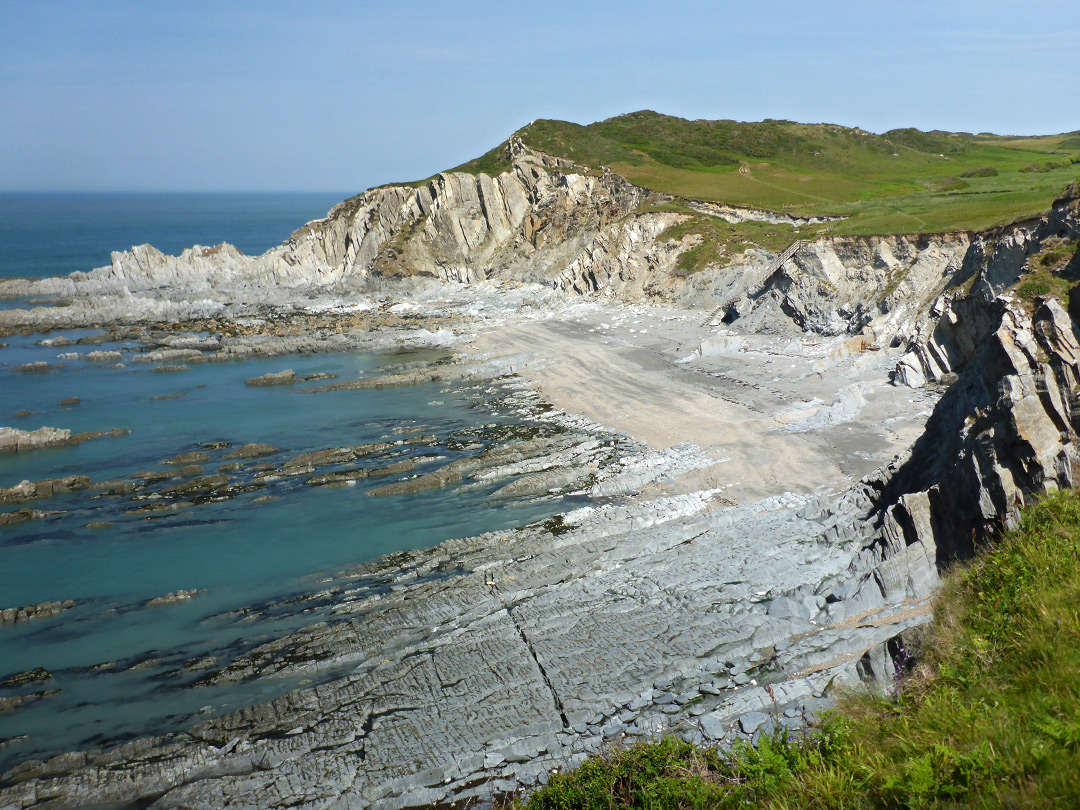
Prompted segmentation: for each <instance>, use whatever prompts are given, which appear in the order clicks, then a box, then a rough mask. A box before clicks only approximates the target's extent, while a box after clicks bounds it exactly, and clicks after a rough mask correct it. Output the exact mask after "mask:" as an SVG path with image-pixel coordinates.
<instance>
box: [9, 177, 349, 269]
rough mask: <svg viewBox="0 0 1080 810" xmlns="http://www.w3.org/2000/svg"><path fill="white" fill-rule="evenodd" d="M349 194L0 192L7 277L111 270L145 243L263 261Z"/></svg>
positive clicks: (162, 248)
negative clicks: (221, 250) (115, 256)
mask: <svg viewBox="0 0 1080 810" xmlns="http://www.w3.org/2000/svg"><path fill="white" fill-rule="evenodd" d="M348 196H350V195H349V194H348V193H344V192H342V193H337V192H312V193H303V194H287V193H280V194H220V193H219V194H196V193H191V194H165V193H161V194H153V193H143V194H124V193H115V194H91V193H86V194H60V193H10V192H0V277H3V276H34V277H39V276H66V275H67V274H68V273H72V272H74V271H76V270H83V271H85V270H93V269H94V268H96V267H104V266H106V265H107V264H109V261H110V260H109V254H110V253H111V252H112V251H114V250H127V249H128V248H130V247H132V246H133V245H141V244H145V243H149V244H151V245H153V246H154V247H156V248H157V249H158V250H160V251H162V252H163V253H170V254H178V253H180V251H182V250H183V249H184V248H189V247H191V246H192V245H194V244H200V245H216V244H218V243H220V242H230V243H231V244H233V245H236V247H238V248H240V250H242V251H243V252H244V253H246V254H248V255H257V254H259V253H263V252H265V251H267V250H269V249H270V248H272V247H274V246H275V245H279V244H281V243H282V242H283V241H285V240H286V239H288V238H289V234H291V233H292V232H293V231H294V230H296V229H297V228H299V227H300V226H301V225H303V224H304V223H305V222H308V221H310V220H312V219H318V218H319V217H323V216H325V215H326V213H327V212H328V211H329V210H330V209H331V208H333V207H334V206H335V205H336V204H337V203H339V202H341V201H342V200H344V199H345V198H346V197H348Z"/></svg>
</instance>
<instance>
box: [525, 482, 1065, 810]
mask: <svg viewBox="0 0 1080 810" xmlns="http://www.w3.org/2000/svg"><path fill="white" fill-rule="evenodd" d="M919 657H920V662H919V663H918V665H917V666H916V667H915V669H914V670H913V671H912V672H910V673H909V674H908V675H907V676H906V677H905V678H903V679H902V680H901V681H900V682H899V683H898V684H897V685H896V686H895V687H894V688H893V689H890V690H889V691H890V692H892V694H889V695H887V696H884V697H880V698H868V697H862V698H857V697H850V698H848V699H846V701H845V702H844V703H843V705H842V711H840V712H836V713H833V714H831V715H829V716H828V717H827V718H826V719H825V721H824V722H823V724H822V725H821V727H820V728H818V729H817V730H815V731H814V732H813V733H812V734H809V735H807V736H805V737H804V738H803V739H801V740H791V739H788V738H787V737H785V736H783V735H777V736H774V737H771V738H763V739H762V740H761V743H760V746H759V748H758V749H757V750H754V749H752V748H750V747H749V746H746V745H739V746H736V747H735V748H734V749H732V750H731V751H730V752H728V753H722V752H720V751H717V750H714V749H706V748H697V747H694V746H691V745H688V744H686V743H682V742H678V741H676V740H672V739H665V740H663V741H660V742H653V743H643V744H639V745H637V746H635V747H633V748H629V749H625V750H619V751H615V752H613V753H611V754H609V755H608V756H605V757H595V758H592V759H590V760H588V761H586V762H585V763H584V764H583V765H582V766H581V767H580V768H578V769H577V770H575V771H572V772H569V773H565V774H556V775H553V776H552V777H551V779H550V781H549V783H548V785H547V787H545V788H543V789H542V790H539V791H538V792H536V793H535V794H533V795H532V796H531V797H530V798H529V799H528V801H527V803H526V804H525V807H526V808H528V810H570V808H596V809H597V810H599V809H600V808H654V809H659V808H728V807H731V808H735V807H739V808H743V807H762V808H878V807H881V808H886V807H888V808H892V807H908V808H924V807H985V808H998V807H1055V808H1059V807H1080V495H1078V494H1077V493H1076V492H1072V491H1069V492H1062V493H1055V494H1052V495H1050V496H1048V497H1047V498H1046V499H1044V500H1043V501H1042V502H1041V503H1039V504H1037V505H1035V506H1033V507H1031V508H1029V509H1028V510H1027V511H1026V513H1025V515H1024V519H1023V526H1022V528H1021V530H1020V531H1018V532H1015V533H1012V534H1010V535H1008V536H1006V537H1004V538H1002V540H1001V541H1000V542H999V544H998V545H997V546H996V548H995V549H993V550H992V551H989V552H988V553H986V554H984V555H983V556H981V557H980V558H978V559H976V560H975V561H973V562H972V563H970V564H968V565H966V566H963V567H961V568H958V569H957V570H955V571H954V572H952V573H951V575H950V576H948V577H947V579H946V583H945V586H944V588H943V590H942V592H941V595H940V597H939V599H938V604H937V609H936V612H935V620H934V624H933V626H932V628H931V629H930V632H929V636H928V639H927V640H926V641H925V642H924V644H923V646H922V649H921V652H920V656H919Z"/></svg>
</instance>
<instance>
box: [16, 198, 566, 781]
mask: <svg viewBox="0 0 1080 810" xmlns="http://www.w3.org/2000/svg"><path fill="white" fill-rule="evenodd" d="M0 199H2V205H3V211H4V215H3V228H4V236H3V237H2V239H0V256H2V263H0V267H2V268H3V272H5V273H11V274H17V275H31V274H35V275H37V274H48V273H56V272H68V271H70V270H83V269H89V268H90V267H94V266H97V265H101V264H104V263H105V262H106V260H107V255H108V251H109V250H110V249H119V248H126V247H127V246H128V245H130V244H131V243H133V242H143V241H149V242H151V243H152V244H154V245H155V246H159V247H162V248H163V249H165V250H167V251H169V252H175V251H178V250H179V249H181V248H183V247H185V246H189V245H191V244H195V243H202V244H210V243H213V242H217V241H220V240H222V239H226V240H229V241H232V242H234V243H237V244H238V245H240V246H241V247H242V248H243V249H244V250H245V251H250V252H258V251H260V250H262V249H265V248H266V247H269V246H271V245H273V244H276V243H277V242H279V241H280V240H281V239H283V238H285V237H286V236H287V235H288V234H289V232H290V231H291V230H293V229H294V228H295V227H298V226H299V225H300V224H302V223H303V222H304V221H306V220H308V219H311V218H312V217H314V216H319V215H321V214H322V213H324V212H325V211H326V210H327V209H328V208H329V207H330V206H331V205H332V204H333V203H334V202H336V201H337V199H339V197H337V196H335V195H323V196H322V197H319V196H318V195H289V196H288V197H286V195H271V196H270V197H269V198H267V197H256V196H252V195H213V196H212V197H211V196H207V197H203V196H196V195H178V196H177V197H175V198H168V197H166V196H164V195H146V196H139V197H136V196H134V195H66V196H61V197H54V196H53V195H19V196H18V197H16V196H14V195H6V196H4V197H2V198H0ZM19 199H23V200H24V201H25V203H26V207H25V209H20V206H19V205H18V204H17V203H18V200H19ZM50 199H52V200H53V201H54V203H55V205H56V207H55V208H52V209H50V202H49V200H50ZM199 200H203V201H204V202H205V203H206V204H205V206H204V204H203V203H202V202H198V201H199ZM81 203H85V204H81ZM124 212H130V215H131V219H132V222H130V223H129V222H126V221H124V217H125V214H124ZM260 212H261V213H260ZM12 221H18V222H22V223H23V225H22V227H21V228H15V227H13V226H12ZM204 224H205V227H204ZM97 225H100V232H98V230H97V228H96V226H97ZM8 234H17V238H16V239H15V248H14V252H12V248H11V244H10V243H9V242H8V240H9V239H10V236H8ZM162 237H167V239H168V240H169V241H166V239H165V238H162ZM245 240H247V241H245ZM60 334H62V335H63V336H65V337H68V338H70V339H73V340H77V339H78V338H80V337H83V336H86V335H88V334H91V333H89V332H86V331H79V330H69V331H65V332H62V333H56V332H54V333H51V334H49V335H47V336H45V335H17V336H12V337H7V338H3V339H2V341H3V342H5V343H7V344H8V346H7V347H6V348H0V425H9V426H12V427H17V428H20V429H24V430H34V429H37V428H39V427H41V426H43V425H48V426H52V427H60V428H69V429H71V430H72V431H73V432H79V431H92V430H103V429H108V428H114V427H119V428H128V429H130V430H131V431H132V432H131V434H130V435H127V436H122V437H118V438H100V439H96V440H93V441H89V442H86V443H84V444H81V445H78V446H74V447H64V448H53V449H43V450H37V451H33V452H30V453H20V454H7V455H0V486H3V487H7V486H12V485H14V484H17V483H19V482H20V481H22V480H24V479H29V480H38V479H43V478H56V477H62V476H68V475H86V476H89V477H90V478H91V479H92V480H93V481H107V480H114V479H125V478H126V479H127V480H129V481H130V480H133V479H131V478H130V476H132V475H133V474H134V473H137V472H141V471H149V470H167V469H169V468H168V467H164V466H162V461H163V460H165V459H167V458H170V457H173V456H176V455H178V454H181V453H187V452H191V451H197V450H201V449H203V448H204V446H205V445H208V444H210V445H211V447H210V448H209V450H208V452H209V454H210V456H211V458H210V460H208V461H205V462H203V465H202V466H203V467H204V473H203V474H205V475H210V474H213V473H215V472H217V471H218V470H219V468H220V467H222V465H226V464H228V461H227V460H226V459H224V455H225V454H226V453H227V452H228V451H229V449H228V448H225V449H218V448H217V447H215V446H214V445H213V443H217V442H221V443H228V444H229V445H230V447H235V446H237V445H239V444H243V443H249V442H260V443H268V444H272V445H274V446H275V447H277V448H279V452H278V453H276V454H274V455H272V456H269V457H267V458H260V459H255V460H252V461H249V462H244V465H245V466H244V467H243V468H241V469H240V470H239V471H235V470H230V469H229V468H228V467H226V468H225V472H226V473H227V474H228V475H230V476H234V477H236V478H237V480H238V481H240V482H242V483H245V484H249V485H250V484H258V483H260V482H258V481H257V479H255V477H254V475H255V473H254V471H252V470H250V469H248V468H250V467H251V466H252V465H253V464H255V463H259V462H272V463H274V464H275V465H280V464H281V463H282V462H283V461H284V460H286V459H288V458H290V457H292V456H294V455H297V454H299V453H304V452H308V451H312V450H320V449H324V448H330V447H339V446H344V445H355V444H361V443H366V442H374V441H380V440H391V441H392V440H396V439H401V438H406V437H407V436H409V435H413V433H412V432H410V431H422V432H423V433H424V434H429V435H434V436H437V437H438V439H439V442H438V444H436V445H434V446H424V445H420V444H418V445H415V446H403V447H402V448H401V449H400V450H398V451H395V454H393V457H389V458H382V459H361V460H359V461H358V462H354V463H353V464H352V465H348V466H383V465H386V464H388V463H390V462H391V461H397V460H400V459H401V458H404V457H412V458H415V459H417V460H418V462H419V466H418V467H417V468H416V472H417V473H423V472H426V471H429V470H432V469H435V468H436V467H437V466H439V465H441V464H445V463H446V462H447V461H448V460H450V459H452V458H455V457H458V456H459V455H461V454H463V453H470V452H476V449H475V448H476V447H477V446H478V445H479V444H483V443H484V442H486V441H489V439H490V437H491V436H492V434H493V433H495V432H498V431H500V430H504V429H506V428H507V427H511V428H512V427H513V425H514V420H513V419H511V418H510V417H506V416H501V415H498V414H495V413H493V412H492V411H491V410H490V409H489V408H488V407H486V406H485V405H483V404H482V403H480V402H479V401H478V399H477V396H478V395H477V394H476V392H471V391H467V390H459V389H456V388H450V389H447V388H441V387H440V386H439V385H438V384H428V385H422V386H416V387H411V388H397V389H384V390H375V389H372V390H354V391H334V392H327V393H319V394H304V393H301V392H300V391H299V390H298V389H299V388H300V387H301V386H299V385H298V386H296V387H271V388H253V387H249V386H245V385H244V380H245V379H247V378H249V377H254V376H257V375H261V374H265V373H267V372H270V371H279V370H282V369H285V368H292V369H294V371H295V372H296V374H297V376H300V375H302V374H307V373H314V372H328V373H333V374H337V375H340V378H341V379H350V378H355V377H356V376H358V375H360V374H363V373H364V372H368V371H371V370H373V369H377V368H378V367H380V366H383V365H388V364H394V363H399V362H403V361H408V360H413V359H422V358H423V357H424V355H423V354H422V353H415V352H414V353H412V354H379V355H375V354H324V355H317V356H307V357H301V356H288V357H281V358H275V359H269V360H268V359H260V360H251V361H245V362H234V363H206V364H194V365H192V366H191V368H190V369H189V370H187V371H181V372H170V373H150V370H151V369H152V368H153V364H145V363H136V362H131V358H132V357H133V356H135V354H136V353H137V351H138V349H139V348H140V347H138V346H137V345H134V344H126V343H122V342H121V343H105V344H94V345H73V346H68V347H48V346H41V345H38V344H37V341H40V340H41V339H42V338H43V337H49V338H55V337H57V336H58V335H60ZM93 350H116V351H119V352H121V353H122V354H123V357H124V362H123V363H122V367H113V364H111V363H93V362H87V361H86V360H83V359H81V358H80V357H66V358H65V357H60V355H61V354H65V353H70V352H79V353H86V352H89V351H93ZM42 360H44V361H46V362H48V363H49V364H51V368H50V369H49V370H48V371H45V372H38V373H26V372H20V371H16V370H15V369H16V368H17V367H19V366H21V365H23V364H26V363H30V362H35V361H42ZM177 395H179V396H177ZM70 397H78V398H79V400H80V402H79V403H78V404H77V405H67V406H65V405H60V404H59V403H60V401H61V400H64V399H68V398H70ZM165 397H168V398H165ZM19 412H30V413H29V415H18V416H16V414H17V413H19ZM336 468H337V467H327V468H324V471H325V470H332V469H336ZM306 477H307V476H299V477H293V478H283V479H279V480H276V481H271V482H268V483H267V484H266V486H264V487H262V488H260V489H256V490H253V491H247V492H244V493H242V494H240V495H238V496H237V497H234V498H231V499H228V500H221V501H212V502H206V503H200V504H197V505H194V506H191V507H190V508H186V509H180V510H176V511H170V512H161V513H151V514H148V513H145V512H144V513H136V512H134V511H133V510H134V509H136V508H138V507H140V506H145V505H148V504H152V503H154V500H153V499H152V498H151V499H149V500H144V501H134V500H132V495H131V494H127V495H109V494H104V495H103V494H102V493H101V492H100V491H95V490H82V491H78V492H72V493H69V494H66V495H61V496H58V497H54V498H51V499H47V500H38V501H33V502H30V503H26V504H8V505H0V511H2V512H10V511H14V510H16V509H19V508H25V507H31V508H36V509H41V510H49V511H55V512H57V514H54V515H50V516H49V517H46V518H44V519H38V520H31V521H27V522H24V523H20V524H17V525H13V526H4V527H0V608H7V607H16V606H21V605H29V604H37V603H40V602H43V601H46V600H48V601H61V600H68V599H72V600H75V603H76V606H75V607H74V608H73V609H71V610H69V611H66V612H65V613H62V614H61V615H58V616H54V617H51V618H45V619H37V620H32V621H28V622H22V623H18V624H15V625H6V626H0V697H14V696H20V695H29V694H32V693H34V692H41V691H45V690H60V691H59V692H57V693H55V694H49V695H47V696H44V697H41V698H40V699H37V700H34V701H32V702H29V703H26V704H24V705H23V706H21V707H20V708H17V709H15V710H13V711H7V712H0V772H2V771H3V770H5V769H6V768H8V767H10V766H12V765H15V764H17V763H18V762H21V761H25V760H27V759H31V758H36V757H40V756H42V755H45V754H49V753H55V752H59V751H62V750H68V749H72V748H79V747H86V746H89V745H96V744H107V743H110V742H115V741H118V740H123V739H130V738H131V737H133V736H138V735H145V734H149V733H161V732H166V731H170V730H176V729H179V728H183V727H185V726H186V725H188V724H190V723H191V722H192V721H193V720H196V719H203V718H205V717H207V716H209V715H210V714H217V713H221V712H223V711H225V710H228V709H234V708H239V707H242V706H244V705H250V704H251V703H253V702H256V701H258V700H262V699H266V698H269V697H273V696H274V695H276V694H280V693H281V692H283V691H286V690H288V689H289V688H292V687H295V686H296V684H294V683H290V682H288V681H273V682H271V683H267V684H241V685H236V686H214V687H199V688H190V684H191V682H192V681H194V680H195V679H196V678H197V677H199V676H200V674H205V672H201V673H200V672H193V671H189V670H188V669H185V663H190V662H192V661H197V660H203V659H207V658H210V657H212V658H213V659H215V661H216V665H215V666H214V667H213V668H217V667H220V666H221V665H224V664H226V663H228V661H229V660H230V658H231V657H233V656H235V655H236V654H237V653H239V652H243V651H244V650H245V649H248V648H250V647H251V646H253V645H254V644H256V643H260V642H262V641H266V640H268V639H272V638H275V637H279V636H281V635H283V634H285V633H287V632H289V631H292V630H295V629H297V628H299V627H302V626H307V625H309V624H312V623H314V622H316V621H319V620H320V619H322V618H325V617H326V615H327V613H328V608H327V606H325V605H322V606H320V605H319V604H318V603H315V604H313V605H312V607H311V608H310V609H308V608H305V609H304V610H303V611H301V610H300V609H299V608H297V607H293V608H291V609H277V608H271V609H268V610H265V611H261V612H260V614H259V615H258V616H257V618H255V619H254V620H252V619H251V617H247V618H245V617H244V616H243V615H242V614H240V613H238V612H237V611H241V610H242V609H244V608H247V607H249V606H254V605H266V604H268V603H272V602H277V601H280V600H283V599H288V598H289V597H291V596H293V595H296V594H300V593H305V592H309V591H311V590H314V589H316V588H317V587H318V585H317V582H318V581H319V579H320V577H323V576H325V575H326V574H333V573H334V572H337V571H340V570H342V569H344V568H346V567H348V566H350V565H353V564H355V563H359V562H363V561H366V560H371V559H373V558H375V557H379V556H381V555H384V554H387V553H389V552H394V551H401V550H408V549H417V548H422V547H427V546H432V545H435V544H437V543H439V542H441V541H443V540H446V539H449V538H451V537H463V536H468V535H472V534H477V533H480V532H484V531H495V530H500V529H506V528H512V527H517V526H523V525H526V524H528V523H531V522H534V521H536V520H540V519H543V518H545V517H548V516H550V515H551V514H553V513H555V512H556V511H562V510H563V509H565V508H566V505H565V502H564V501H562V500H550V499H549V500H541V501H525V502H499V503H494V502H492V501H491V500H490V498H489V496H490V494H491V492H493V491H494V490H495V489H496V488H497V487H498V486H500V485H502V484H505V483H506V482H505V481H499V482H492V483H491V484H490V486H484V487H480V488H477V489H471V490H469V491H465V492H460V491H457V490H453V489H446V490H437V491H432V492H426V493H419V494H415V495H403V496H396V497H384V498H371V497H365V496H364V492H365V490H366V489H369V488H372V487H375V486H378V485H380V484H382V483H386V482H387V480H394V479H381V480H379V479H375V480H372V481H359V482H357V484H356V485H355V486H347V487H341V488H324V487H312V486H308V485H306V484H305V483H304V479H305V478H306ZM185 480H186V479H185ZM171 483H175V482H163V483H160V484H155V485H154V486H152V487H151V488H150V489H149V490H147V492H150V491H153V490H155V489H160V488H161V487H163V486H168V485H169V484H171ZM136 494H137V493H136ZM267 495H269V496H272V497H273V499H265V498H263V499H262V500H260V501H259V502H256V500H255V499H256V498H260V497H261V496H267ZM91 523H111V524H112V525H108V526H105V527H104V528H90V527H89V524H91ZM373 587H375V586H374V585H373ZM178 589H185V590H186V589H198V590H200V591H205V592H204V593H200V594H199V595H198V596H197V597H195V598H193V599H191V600H189V601H186V602H182V603H179V604H171V605H162V606H147V604H146V603H147V601H148V600H150V599H153V598H155V597H159V596H162V595H164V594H167V593H171V592H174V591H177V590H178ZM38 667H44V668H45V669H47V670H49V672H50V673H51V675H52V677H51V678H50V679H48V680H43V681H36V682H32V683H28V684H21V685H20V684H12V683H9V684H7V685H4V684H3V682H4V681H5V680H7V679H9V678H10V677H11V676H12V675H15V674H17V673H20V672H24V671H27V670H32V669H35V668H38ZM5 740H6V741H7V743H6V744H3V743H4V741H5Z"/></svg>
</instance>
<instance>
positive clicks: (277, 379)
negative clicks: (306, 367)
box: [246, 368, 296, 386]
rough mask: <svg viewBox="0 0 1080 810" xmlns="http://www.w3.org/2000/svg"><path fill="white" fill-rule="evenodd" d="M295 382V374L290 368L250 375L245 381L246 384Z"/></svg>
mask: <svg viewBox="0 0 1080 810" xmlns="http://www.w3.org/2000/svg"><path fill="white" fill-rule="evenodd" d="M294 382H296V375H295V374H294V373H293V370H292V369H291V368H289V369H285V371H271V372H270V373H268V374H263V375H262V376H261V377H252V378H251V379H250V380H248V381H247V383H246V384H247V385H255V386H259V385H292V384H293V383H294Z"/></svg>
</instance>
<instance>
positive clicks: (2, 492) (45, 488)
mask: <svg viewBox="0 0 1080 810" xmlns="http://www.w3.org/2000/svg"><path fill="white" fill-rule="evenodd" d="M88 486H90V478H89V477H88V476H85V475H69V476H66V477H64V478H47V479H45V480H43V481H22V482H21V483H18V484H16V485H15V486H13V487H0V503H23V502H25V501H34V500H39V499H41V498H51V497H53V496H54V495H60V494H63V493H65V492H71V491H73V490H79V489H86V488H87V487H88Z"/></svg>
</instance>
